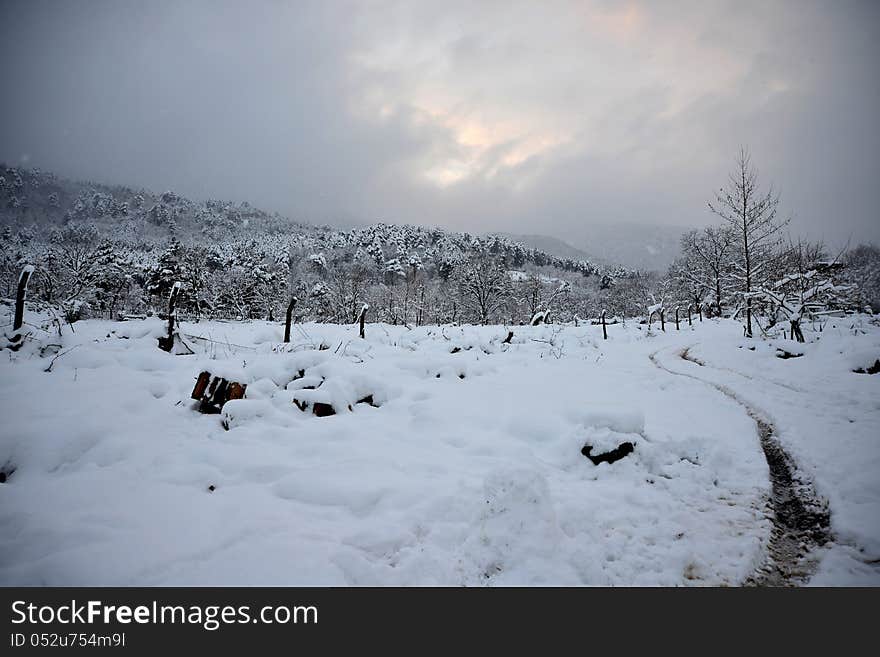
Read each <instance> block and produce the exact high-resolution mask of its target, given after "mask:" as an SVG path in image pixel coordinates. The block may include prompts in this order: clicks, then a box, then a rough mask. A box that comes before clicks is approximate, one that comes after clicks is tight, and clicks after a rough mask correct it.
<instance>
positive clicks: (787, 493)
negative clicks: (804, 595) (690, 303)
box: [650, 347, 830, 586]
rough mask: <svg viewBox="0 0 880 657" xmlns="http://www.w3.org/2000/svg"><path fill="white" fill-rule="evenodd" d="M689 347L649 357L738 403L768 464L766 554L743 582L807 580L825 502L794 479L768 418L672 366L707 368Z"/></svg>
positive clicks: (821, 538) (822, 529) (823, 525)
mask: <svg viewBox="0 0 880 657" xmlns="http://www.w3.org/2000/svg"><path fill="white" fill-rule="evenodd" d="M688 352H689V348H688V347H686V348H684V349H676V348H673V349H666V350H663V351H662V353H663V355H664V357H663V358H660V354H661V351H657V352H654V353H653V354H651V356H650V358H651V361H652V362H653V363H654V364H655V365H656V366H657V367H659V368H661V369H663V370H665V371H667V372H669V373H670V374H674V375H677V376H686V377H689V378H692V379H695V380H698V381H702V382H703V383H705V384H706V385H709V386H712V387H713V388H715V389H716V390H718V391H719V392H720V393H722V394H724V395H726V396H727V397H729V398H731V399H733V400H734V401H736V402H737V403H739V404H741V405H742V407H743V408H744V409H746V412H747V413H748V414H749V416H750V417H751V418H752V419H754V420H755V425H756V430H757V432H758V435H759V436H760V438H761V447H762V449H763V450H764V455H765V456H766V458H767V465H768V467H769V469H770V481H771V483H772V492H771V496H770V500H769V506H770V509H771V511H772V515H771V520H772V522H773V529H772V532H771V534H770V540H769V542H768V544H767V558H766V560H765V562H764V563H763V564H762V565H761V566H759V567H758V568H757V570H756V571H755V572H754V573H753V574H751V575H750V576H749V578H748V579H747V580H746V582H745V583H746V584H750V585H754V586H796V585H801V584H804V583H806V582H807V581H809V578H810V577H811V576H812V575H813V574H814V573H815V570H816V567H817V556H816V550H817V549H818V548H820V547H822V546H823V545H825V544H826V543H827V542H828V541H829V540H830V536H829V531H828V526H829V522H830V520H829V512H828V503H827V501H826V500H822V499H820V498H819V496H818V495H817V494H816V492H815V490H814V488H813V486H812V484H808V483H805V482H803V481H798V480H797V477H796V466H795V465H794V463H793V461H792V459H791V457H790V456H789V455H788V454H787V453H786V452H785V450H784V449H783V448H782V446H781V445H780V444H779V441H778V440H777V439H776V438H775V437H774V435H773V425H772V423H771V421H770V420H769V419H768V418H762V417H761V416H760V415H759V414H758V413H757V411H755V409H753V408H751V407H750V406H748V405H747V404H746V403H745V402H743V401H742V400H741V399H739V398H738V397H737V396H736V394H735V393H733V392H732V391H731V390H730V388H728V387H726V386H723V385H719V384H717V383H712V382H711V381H707V380H706V379H703V378H700V377H699V376H697V375H696V374H693V373H688V372H683V371H681V370H680V369H674V368H675V363H676V362H677V361H682V360H683V361H685V362H688V363H693V364H694V365H697V366H698V367H706V364H705V363H704V362H702V361H699V360H697V359H695V358H693V357H690V356H689V353H688ZM786 387H787V386H786Z"/></svg>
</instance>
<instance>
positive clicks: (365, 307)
mask: <svg viewBox="0 0 880 657" xmlns="http://www.w3.org/2000/svg"><path fill="white" fill-rule="evenodd" d="M369 309H370V307H369V306H368V305H367V304H364V305H363V307H362V308H361V314H360V317H358V324H360V330H361V340H363V339H365V338H364V322H365V321H366V318H367V310H369Z"/></svg>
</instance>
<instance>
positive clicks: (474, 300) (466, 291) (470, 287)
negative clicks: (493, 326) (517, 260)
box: [458, 255, 511, 324]
mask: <svg viewBox="0 0 880 657" xmlns="http://www.w3.org/2000/svg"><path fill="white" fill-rule="evenodd" d="M458 286H459V295H460V297H461V303H462V306H463V307H464V308H465V309H467V310H469V311H470V312H471V314H472V315H473V316H474V317H475V318H476V319H477V321H479V322H480V323H481V324H488V323H489V320H490V319H491V318H492V316H493V314H494V313H495V312H496V311H497V310H498V309H499V308H501V306H502V305H504V303H505V302H506V301H507V300H508V298H509V297H510V292H511V281H510V276H509V275H508V273H507V270H506V269H505V268H504V267H502V266H500V265H499V264H498V263H497V262H496V261H495V260H493V259H492V258H490V257H488V256H485V255H484V256H482V257H479V258H477V259H476V261H475V262H472V263H471V264H470V265H469V266H468V267H466V268H465V269H464V270H463V271H462V273H461V275H460V276H459V280H458Z"/></svg>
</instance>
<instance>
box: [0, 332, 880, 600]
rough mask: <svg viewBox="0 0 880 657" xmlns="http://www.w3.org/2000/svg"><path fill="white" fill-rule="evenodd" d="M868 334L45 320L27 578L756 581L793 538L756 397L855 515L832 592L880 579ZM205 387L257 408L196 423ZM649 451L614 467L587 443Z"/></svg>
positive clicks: (842, 542) (22, 558)
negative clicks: (204, 378) (286, 334)
mask: <svg viewBox="0 0 880 657" xmlns="http://www.w3.org/2000/svg"><path fill="white" fill-rule="evenodd" d="M28 321H30V322H32V323H39V322H38V320H37V319H35V318H34V317H29V318H28ZM8 323H9V319H8V317H0V324H8ZM859 323H860V325H861V327H862V330H861V331H856V330H853V329H851V328H850V326H851V325H852V324H853V320H852V319H850V320H848V321H846V322H841V323H840V324H839V325H835V326H834V327H833V328H832V325H831V324H829V326H828V327H827V328H826V330H825V331H824V332H823V333H821V334H814V333H811V332H808V334H807V337H808V340H813V342H812V343H809V344H806V345H799V346H795V345H792V344H791V343H782V344H781V345H778V344H776V343H775V342H773V341H765V340H745V339H743V338H742V337H741V336H742V330H741V327H740V325H739V324H737V323H735V322H731V321H720V322H716V321H705V322H703V323H697V324H695V325H694V326H693V328H690V327H687V326H686V325H685V326H683V327H682V330H681V331H678V332H676V331H675V330H674V326H673V325H671V324H667V332H666V333H665V334H664V333H660V332H659V331H658V330H657V327H656V326H655V327H654V329H653V331H651V332H650V334H649V332H648V330H647V327H646V326H643V325H642V326H639V325H637V324H635V323H627V325H626V326H625V327H624V326H621V325H614V326H610V327H609V339H608V340H607V341H603V340H602V334H601V327H596V326H580V327H564V328H563V327H558V326H537V327H520V326H514V327H510V329H511V330H513V331H514V337H513V339H512V341H511V343H510V344H504V343H503V340H504V338H505V337H506V336H507V331H508V327H502V326H489V327H420V328H414V329H412V330H409V329H407V328H405V327H400V326H385V325H367V336H366V340H361V339H360V338H358V337H357V327H353V326H334V325H321V324H308V325H305V326H298V327H295V330H294V336H293V341H292V343H291V344H289V345H283V344H281V336H282V331H283V328H282V327H280V326H278V325H276V324H269V323H263V322H250V323H222V322H202V323H199V324H188V323H184V324H183V325H182V328H181V330H182V332H183V333H184V334H188V335H189V336H200V337H201V338H208V339H209V340H210V341H208V340H205V339H194V338H192V337H188V338H185V339H186V340H187V342H188V344H189V345H190V346H191V347H192V348H193V349H194V350H195V352H196V353H195V355H192V356H172V355H169V354H167V353H165V352H162V351H160V350H159V349H158V348H157V347H156V336H158V335H161V333H162V330H163V327H162V324H161V322H160V321H159V320H157V319H148V320H143V321H131V322H120V323H116V322H108V321H86V322H79V323H77V324H76V325H75V329H76V332H75V333H72V332H71V331H70V329H69V327H65V329H64V335H63V337H61V338H58V336H57V334H55V335H53V334H52V333H40V332H39V331H37V330H36V329H33V330H34V335H33V336H32V337H33V338H34V339H33V340H29V341H27V343H26V345H25V347H23V348H22V349H21V351H19V352H17V353H12V352H10V351H2V352H0V411H2V418H3V421H2V425H0V427H2V428H0V468H3V469H4V470H5V471H7V472H9V471H10V470H11V469H12V468H14V472H12V473H11V474H10V475H9V477H8V480H7V481H6V483H5V484H0V526H2V527H3V528H4V530H3V532H2V533H0V584H4V585H19V584H25V585H42V584H50V585H245V584H265V585H270V584H271V585H393V584H403V585H408V584H425V585H438V584H439V585H512V584H524V585H533V584H562V585H580V584H588V585H609V584H614V585H632V584H635V585H679V584H685V585H719V584H731V585H735V584H739V583H741V582H743V581H744V580H745V579H746V578H747V577H748V576H749V575H750V574H751V573H752V572H753V571H754V569H755V568H756V567H757V566H758V565H759V564H761V563H762V561H763V560H764V557H765V551H766V549H767V542H768V536H769V533H770V528H771V521H770V519H769V517H768V511H767V499H768V495H769V493H770V484H769V481H768V466H767V462H766V459H765V457H764V454H763V452H762V450H761V447H760V442H759V437H758V435H757V433H756V427H755V422H754V420H753V419H752V418H751V417H749V415H748V414H747V412H746V409H745V408H744V406H743V405H742V404H741V403H739V402H738V401H737V399H739V400H740V401H742V402H743V403H745V404H747V405H749V406H750V407H752V408H753V409H755V410H756V411H757V412H759V413H760V414H761V415H762V416H764V417H765V418H766V419H767V420H768V421H771V422H772V423H773V424H774V426H775V427H776V428H777V430H778V432H779V438H780V440H781V441H782V442H783V444H784V446H785V448H786V449H787V450H788V451H789V453H790V454H791V455H792V456H793V457H794V458H795V460H796V462H797V464H798V465H799V467H800V469H801V472H802V473H803V475H804V476H805V477H807V478H809V479H811V480H812V482H813V483H814V484H815V487H816V489H817V490H818V491H819V493H820V494H821V495H823V496H825V497H826V498H827V499H828V500H829V503H830V509H831V521H832V531H833V533H834V542H833V543H832V544H830V545H829V546H827V547H826V548H824V549H823V550H822V551H821V557H822V560H821V563H820V565H819V568H818V572H817V574H816V576H815V577H814V579H813V583H817V584H844V585H851V584H880V568H878V563H877V562H878V559H880V432H878V430H877V427H878V422H880V376H871V375H867V374H855V373H853V372H852V371H851V370H852V369H854V368H855V367H866V366H869V365H870V364H872V363H873V360H874V358H877V357H880V328H878V327H877V326H874V325H872V324H870V323H869V322H868V321H867V319H865V318H862V319H861V320H860V321H859ZM7 328H8V327H7ZM817 337H818V338H819V339H817ZM51 344H55V345H60V347H48V345H51ZM321 346H324V347H327V348H325V349H320V348H319V347H321ZM777 346H783V347H785V348H787V350H789V351H792V350H797V348H798V347H800V350H801V351H803V354H804V355H803V356H802V357H800V358H790V359H786V360H783V359H780V358H777V357H776V347H777ZM749 347H754V350H750V349H749ZM41 348H42V350H43V355H42V356H41V355H40V351H41ZM685 348H687V349H688V354H689V356H690V357H691V358H692V359H694V360H698V361H699V362H700V363H702V364H698V363H697V362H693V361H686V360H683V359H681V358H680V354H681V352H682V350H683V349H685ZM55 355H58V357H57V358H56V359H55V360H54V362H52V359H53V358H55ZM651 356H654V359H653V360H652V358H651ZM50 363H52V366H51V371H49V372H46V371H45V370H46V369H47V368H48V367H49V365H50ZM664 368H666V369H664ZM203 370H208V371H210V372H212V373H214V374H218V375H223V376H227V377H228V378H231V379H234V380H238V381H241V382H243V383H247V384H248V388H247V395H246V398H245V399H243V400H236V401H231V402H229V403H227V405H226V407H225V408H224V413H223V414H222V415H205V414H201V413H199V412H197V411H196V410H195V403H194V402H193V401H192V400H190V398H189V395H190V392H191V390H192V388H193V384H194V382H195V378H196V377H197V375H198V374H199V372H201V371H203ZM667 370H671V371H677V372H681V373H685V374H688V375H689V376H677V375H675V374H673V373H671V372H670V371H667ZM301 371H302V373H303V376H302V377H300V376H299V374H300V372H301ZM322 381H323V383H321V382H322ZM318 383H320V385H319V386H318V387H317V388H315V389H305V388H307V387H309V386H311V385H317V384H318ZM711 383H717V384H721V385H723V386H724V387H725V388H726V389H727V390H729V392H731V393H732V394H733V396H734V397H736V399H734V398H732V397H731V396H728V395H725V394H722V393H721V392H719V390H717V389H716V388H715V387H713V386H712V385H710V384H711ZM367 395H372V398H373V401H374V403H375V404H376V405H377V406H375V407H374V406H371V405H369V404H366V403H360V404H358V403H356V402H357V401H358V400H360V399H363V398H364V397H366V396H367ZM295 402H299V403H300V404H303V403H307V404H308V403H314V402H324V403H329V404H332V405H333V407H334V408H335V409H336V411H337V414H336V415H333V416H330V417H315V416H314V415H312V414H311V413H308V412H302V411H300V410H299V408H298V406H297V405H296V404H295ZM349 407H350V410H349ZM227 427H228V429H227ZM624 441H629V442H632V443H634V445H635V450H634V452H633V453H632V454H631V455H629V456H627V457H625V458H623V459H622V460H620V461H618V462H616V463H613V464H607V463H604V464H600V465H598V466H595V465H593V464H592V463H591V462H590V461H589V460H587V459H586V458H585V457H584V456H583V455H582V454H581V452H580V450H581V447H582V446H583V445H584V444H591V445H593V446H594V450H593V452H594V453H596V452H601V451H605V450H606V449H610V448H613V447H616V446H617V445H619V444H620V443H622V442H624ZM211 486H213V487H214V489H213V490H210V489H209V487H211Z"/></svg>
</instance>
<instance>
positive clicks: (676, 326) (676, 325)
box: [675, 306, 678, 331]
mask: <svg viewBox="0 0 880 657" xmlns="http://www.w3.org/2000/svg"><path fill="white" fill-rule="evenodd" d="M675 330H676V331H677V330H678V306H676V307H675Z"/></svg>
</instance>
